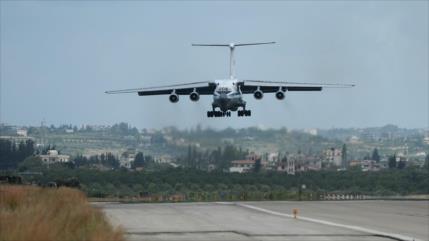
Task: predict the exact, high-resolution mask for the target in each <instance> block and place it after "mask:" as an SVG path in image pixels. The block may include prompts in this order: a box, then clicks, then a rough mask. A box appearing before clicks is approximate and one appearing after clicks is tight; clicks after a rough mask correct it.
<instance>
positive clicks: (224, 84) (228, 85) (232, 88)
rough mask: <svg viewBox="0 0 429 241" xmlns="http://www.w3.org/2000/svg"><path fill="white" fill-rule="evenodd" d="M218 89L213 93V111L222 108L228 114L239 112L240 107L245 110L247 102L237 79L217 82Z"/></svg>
mask: <svg viewBox="0 0 429 241" xmlns="http://www.w3.org/2000/svg"><path fill="white" fill-rule="evenodd" d="M215 82H216V89H215V91H214V93H213V103H212V107H213V110H215V108H220V110H221V111H223V112H226V111H228V110H230V111H237V109H238V107H243V109H245V106H246V102H245V101H244V100H243V98H242V93H241V91H240V88H239V87H238V85H237V83H238V80H237V79H226V80H216V81H215Z"/></svg>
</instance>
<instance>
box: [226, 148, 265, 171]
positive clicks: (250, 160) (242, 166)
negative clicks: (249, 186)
mask: <svg viewBox="0 0 429 241" xmlns="http://www.w3.org/2000/svg"><path fill="white" fill-rule="evenodd" d="M257 161H259V162H260V164H261V169H262V166H263V165H266V164H267V163H266V162H264V163H262V162H261V157H260V156H259V155H256V154H255V153H253V152H252V153H250V154H249V155H247V157H246V159H245V160H234V161H231V165H232V167H230V168H229V172H238V173H243V172H251V171H253V170H254V169H255V164H256V162H257Z"/></svg>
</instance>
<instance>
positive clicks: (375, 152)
mask: <svg viewBox="0 0 429 241" xmlns="http://www.w3.org/2000/svg"><path fill="white" fill-rule="evenodd" d="M371 160H374V161H376V162H380V155H379V154H378V149H377V148H374V150H373V151H372V157H371Z"/></svg>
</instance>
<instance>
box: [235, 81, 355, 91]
mask: <svg viewBox="0 0 429 241" xmlns="http://www.w3.org/2000/svg"><path fill="white" fill-rule="evenodd" d="M353 86H354V85H348V84H320V83H298V82H284V81H269V80H243V81H242V82H240V90H241V92H242V93H243V94H251V93H253V92H255V91H256V90H258V88H259V90H261V91H262V92H264V93H275V92H277V91H279V90H282V91H321V90H322V89H323V88H348V87H353Z"/></svg>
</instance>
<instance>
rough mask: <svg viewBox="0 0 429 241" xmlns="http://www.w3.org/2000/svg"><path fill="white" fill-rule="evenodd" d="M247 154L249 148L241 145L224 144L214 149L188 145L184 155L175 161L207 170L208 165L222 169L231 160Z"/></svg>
mask: <svg viewBox="0 0 429 241" xmlns="http://www.w3.org/2000/svg"><path fill="white" fill-rule="evenodd" d="M247 155H249V150H242V148H241V147H236V146H234V145H226V146H224V147H220V146H219V147H217V149H215V150H204V151H201V149H200V148H198V147H196V146H193V145H189V146H188V150H187V154H186V156H182V157H179V158H178V159H177V162H178V163H179V164H181V165H182V166H183V167H187V168H194V169H200V170H207V169H208V165H210V164H213V165H215V167H216V169H218V170H224V169H227V168H228V167H229V166H230V163H231V161H232V160H243V159H245V158H246V156H247Z"/></svg>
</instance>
